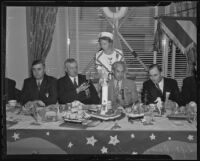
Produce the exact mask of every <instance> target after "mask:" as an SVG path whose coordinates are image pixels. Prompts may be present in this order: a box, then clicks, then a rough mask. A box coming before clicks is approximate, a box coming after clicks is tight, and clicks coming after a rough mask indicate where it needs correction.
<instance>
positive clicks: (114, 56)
mask: <svg viewBox="0 0 200 161" xmlns="http://www.w3.org/2000/svg"><path fill="white" fill-rule="evenodd" d="M98 41H99V45H100V50H99V52H97V53H96V60H95V64H96V69H97V71H98V73H99V74H101V76H102V75H104V76H103V77H106V78H108V77H109V75H110V74H111V71H112V69H111V66H112V64H113V63H115V62H116V61H124V55H123V53H122V51H121V50H119V49H115V48H114V47H113V34H112V33H110V32H101V33H100V34H99V40H98Z"/></svg>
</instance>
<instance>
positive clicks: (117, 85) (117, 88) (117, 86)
mask: <svg viewBox="0 0 200 161" xmlns="http://www.w3.org/2000/svg"><path fill="white" fill-rule="evenodd" d="M119 90H120V88H119V81H117V84H116V91H117V92H118V93H119Z"/></svg>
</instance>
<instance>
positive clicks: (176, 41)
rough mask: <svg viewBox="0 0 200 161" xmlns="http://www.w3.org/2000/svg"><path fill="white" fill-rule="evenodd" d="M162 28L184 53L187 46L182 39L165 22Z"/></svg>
mask: <svg viewBox="0 0 200 161" xmlns="http://www.w3.org/2000/svg"><path fill="white" fill-rule="evenodd" d="M162 29H163V30H164V32H165V33H166V35H168V36H169V37H170V39H172V40H173V41H174V43H175V44H176V45H177V46H178V48H179V49H180V50H181V51H182V52H183V53H184V51H185V47H183V45H182V44H181V43H180V41H179V40H178V39H177V37H176V36H175V35H174V34H173V33H172V32H171V31H170V30H169V28H167V27H166V26H165V24H164V23H162Z"/></svg>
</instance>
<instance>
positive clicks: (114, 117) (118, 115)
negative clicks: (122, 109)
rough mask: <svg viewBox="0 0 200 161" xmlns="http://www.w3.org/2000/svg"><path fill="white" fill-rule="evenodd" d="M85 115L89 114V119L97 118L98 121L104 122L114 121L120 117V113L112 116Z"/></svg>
mask: <svg viewBox="0 0 200 161" xmlns="http://www.w3.org/2000/svg"><path fill="white" fill-rule="evenodd" d="M87 114H89V115H90V117H93V118H97V119H100V120H105V121H107V120H114V119H117V118H119V117H120V116H121V113H117V114H112V115H101V114H95V113H87Z"/></svg>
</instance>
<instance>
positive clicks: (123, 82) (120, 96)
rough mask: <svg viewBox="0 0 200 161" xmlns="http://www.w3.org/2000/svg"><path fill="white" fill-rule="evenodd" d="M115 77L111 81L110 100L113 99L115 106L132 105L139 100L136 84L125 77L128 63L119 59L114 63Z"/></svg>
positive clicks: (109, 88)
mask: <svg viewBox="0 0 200 161" xmlns="http://www.w3.org/2000/svg"><path fill="white" fill-rule="evenodd" d="M112 71H113V79H112V80H111V81H110V82H109V87H108V100H111V101H112V106H113V108H117V106H119V105H120V106H123V107H128V106H132V104H133V103H135V102H136V101H137V100H138V93H137V88H136V84H135V82H134V81H133V80H129V79H126V78H125V73H126V64H125V62H122V61H118V62H115V63H114V64H113V65H112Z"/></svg>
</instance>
